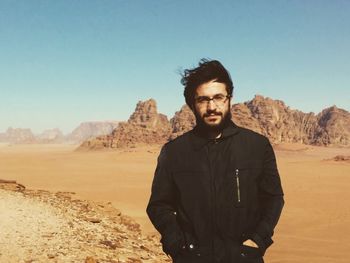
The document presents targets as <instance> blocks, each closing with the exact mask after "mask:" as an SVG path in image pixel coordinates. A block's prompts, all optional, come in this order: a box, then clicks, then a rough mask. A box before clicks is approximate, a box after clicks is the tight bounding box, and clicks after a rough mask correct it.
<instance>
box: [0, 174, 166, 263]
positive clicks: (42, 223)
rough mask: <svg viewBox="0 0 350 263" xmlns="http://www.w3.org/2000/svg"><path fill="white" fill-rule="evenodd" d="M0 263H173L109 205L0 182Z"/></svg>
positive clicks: (153, 238) (153, 239)
mask: <svg viewBox="0 0 350 263" xmlns="http://www.w3.org/2000/svg"><path fill="white" fill-rule="evenodd" d="M0 208H1V211H2V212H1V214H0V229H1V235H0V246H1V250H0V262H95V263H96V262H100V263H102V262H110V263H112V262H114V263H117V262H120V263H121V262H129V263H131V262H133V263H136V262H153V263H157V262H170V260H169V259H168V258H167V257H166V256H165V255H164V253H163V252H162V251H161V247H160V245H159V239H158V237H156V236H143V235H142V234H141V231H140V227H139V225H138V224H137V223H136V222H135V221H134V220H133V219H131V218H130V217H128V216H125V215H122V214H121V213H120V211H118V210H117V209H115V208H114V207H113V206H112V205H111V203H94V202H91V201H86V200H79V199H75V198H74V193H70V192H57V193H51V192H47V191H42V190H28V189H25V187H24V186H22V185H20V184H17V183H16V182H14V181H5V180H0Z"/></svg>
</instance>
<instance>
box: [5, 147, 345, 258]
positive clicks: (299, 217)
mask: <svg viewBox="0 0 350 263" xmlns="http://www.w3.org/2000/svg"><path fill="white" fill-rule="evenodd" d="M75 148H76V145H8V144H1V145H0V178H1V179H7V180H16V181H17V182H20V183H21V184H23V185H25V186H26V187H27V188H30V189H44V190H48V191H51V192H57V191H68V192H75V193H76V196H77V197H78V198H81V199H87V200H93V201H103V202H108V201H110V202H112V204H113V205H114V207H116V208H118V209H119V210H121V212H122V213H123V214H127V215H130V216H132V217H133V218H135V220H136V221H137V222H138V223H139V224H140V225H141V228H142V231H143V233H144V234H151V233H154V232H155V230H154V228H153V227H152V225H151V223H150V222H149V220H148V218H147V215H146V212H145V209H146V205H147V202H148V198H149V195H150V188H151V183H152V179H153V172H154V169H155V165H156V159H157V156H158V153H159V150H160V147H159V146H149V147H139V148H132V149H128V150H118V151H97V152H94V151H90V152H81V151H75ZM275 151H276V155H277V162H278V167H279V171H280V175H281V179H282V184H283V187H284V192H285V201H286V204H285V207H284V211H283V214H282V216H281V219H280V222H279V224H278V227H277V228H276V230H275V235H274V240H275V244H273V245H272V247H271V248H270V249H269V250H268V251H267V254H266V256H265V260H266V262H271V263H277V262H283V263H291V262H293V263H300V262H307V263H312V262H315V263H316V262H317V263H323V262H324V263H326V262H327V263H329V262H331V263H333V262H348V261H349V258H350V205H349V201H348V200H350V191H348V188H349V185H350V162H346V161H333V160H331V159H332V158H333V157H335V156H336V155H346V156H348V155H350V149H349V148H326V147H316V146H309V145H299V144H281V145H278V146H275ZM0 235H2V233H0Z"/></svg>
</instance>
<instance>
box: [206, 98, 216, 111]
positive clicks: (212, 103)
mask: <svg viewBox="0 0 350 263" xmlns="http://www.w3.org/2000/svg"><path fill="white" fill-rule="evenodd" d="M215 108H216V104H215V103H214V101H213V100H210V101H209V102H208V105H207V109H209V110H215Z"/></svg>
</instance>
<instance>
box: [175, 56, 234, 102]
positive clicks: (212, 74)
mask: <svg viewBox="0 0 350 263" xmlns="http://www.w3.org/2000/svg"><path fill="white" fill-rule="evenodd" d="M181 76H182V79H181V84H182V85H184V86H185V90H184V96H185V100H186V104H187V105H188V106H189V107H190V108H192V104H193V101H194V94H195V91H196V89H197V87H198V86H199V85H201V84H203V83H206V82H208V81H211V80H215V81H216V82H220V83H224V84H225V85H226V90H227V93H228V95H230V96H231V95H232V92H233V88H234V87H233V84H232V80H231V77H230V73H228V71H227V70H226V69H225V68H224V66H223V65H222V64H221V63H220V62H219V61H217V60H209V59H205V58H202V59H201V60H200V61H199V63H198V67H196V68H193V69H185V70H184V72H183V74H181Z"/></svg>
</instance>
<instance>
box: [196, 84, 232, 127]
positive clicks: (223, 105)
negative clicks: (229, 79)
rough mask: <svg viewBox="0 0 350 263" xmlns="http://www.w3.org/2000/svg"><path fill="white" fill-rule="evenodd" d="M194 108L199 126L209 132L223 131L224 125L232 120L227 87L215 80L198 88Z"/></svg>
mask: <svg viewBox="0 0 350 263" xmlns="http://www.w3.org/2000/svg"><path fill="white" fill-rule="evenodd" d="M193 106H194V107H193V109H194V114H195V116H196V120H197V124H199V125H201V126H204V127H205V128H207V129H209V130H218V129H221V128H222V125H223V123H224V122H225V121H226V120H227V119H230V118H231V113H230V97H228V94H227V90H226V85H225V84H224V83H220V82H215V80H211V81H209V82H206V83H203V84H201V85H200V86H198V88H197V89H196V92H195V96H194V105H193Z"/></svg>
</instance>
